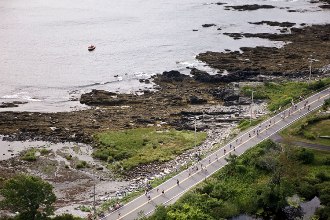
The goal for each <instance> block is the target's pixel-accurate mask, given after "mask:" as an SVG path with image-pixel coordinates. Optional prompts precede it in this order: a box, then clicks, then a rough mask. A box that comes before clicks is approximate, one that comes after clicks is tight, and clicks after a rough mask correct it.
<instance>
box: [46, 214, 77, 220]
mask: <svg viewBox="0 0 330 220" xmlns="http://www.w3.org/2000/svg"><path fill="white" fill-rule="evenodd" d="M52 220H83V218H79V217H75V216H73V215H71V214H62V215H59V216H56V217H55V218H52Z"/></svg>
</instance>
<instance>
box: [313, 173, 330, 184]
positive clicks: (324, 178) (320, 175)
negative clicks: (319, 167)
mask: <svg viewBox="0 0 330 220" xmlns="http://www.w3.org/2000/svg"><path fill="white" fill-rule="evenodd" d="M315 177H316V178H318V179H319V180H320V181H321V182H324V181H329V180H330V177H329V176H327V175H326V174H325V173H324V172H319V173H317V174H316V175H315Z"/></svg>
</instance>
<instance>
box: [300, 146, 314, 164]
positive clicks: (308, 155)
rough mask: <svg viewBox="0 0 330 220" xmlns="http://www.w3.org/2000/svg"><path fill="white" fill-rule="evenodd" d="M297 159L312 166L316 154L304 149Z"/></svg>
mask: <svg viewBox="0 0 330 220" xmlns="http://www.w3.org/2000/svg"><path fill="white" fill-rule="evenodd" d="M297 158H298V160H300V161H301V162H302V163H303V164H311V163H313V161H314V153H313V152H312V151H310V150H307V149H306V148H302V149H300V150H299V151H298V153H297Z"/></svg>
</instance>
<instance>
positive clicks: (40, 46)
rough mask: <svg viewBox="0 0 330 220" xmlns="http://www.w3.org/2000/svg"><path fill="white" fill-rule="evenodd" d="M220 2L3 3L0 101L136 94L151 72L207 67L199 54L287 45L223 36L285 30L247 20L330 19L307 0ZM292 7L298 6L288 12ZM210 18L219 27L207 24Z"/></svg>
mask: <svg viewBox="0 0 330 220" xmlns="http://www.w3.org/2000/svg"><path fill="white" fill-rule="evenodd" d="M215 2H218V1H211V0H180V1H176V0H158V1H154V0H125V1H114V0H98V1H95V0H69V1H68V0H47V1H45V0H29V1H26V0H2V1H0V41H1V42H2V43H1V44H0V51H1V53H0V64H1V65H0V83H1V87H0V102H11V101H17V100H23V101H24V100H26V101H28V102H29V103H28V104H25V105H21V107H19V108H13V109H0V111H4V110H14V111H18V110H19V111H22V110H27V111H66V110H72V109H75V108H73V107H81V106H80V105H79V103H78V102H71V101H69V100H70V99H74V98H76V97H79V95H80V94H81V93H83V92H87V91H90V90H91V89H94V88H95V89H106V90H110V91H120V92H133V91H136V90H138V89H144V88H146V87H150V86H152V85H145V84H140V83H139V82H138V79H141V78H146V77H148V76H150V75H151V74H155V73H161V72H163V71H166V70H171V69H176V70H180V71H183V72H186V73H188V71H187V70H186V67H187V66H190V67H191V66H197V67H199V68H203V66H204V65H203V64H202V63H199V62H197V61H196V60H195V58H194V57H195V56H196V54H198V53H200V52H205V51H208V50H212V51H224V49H231V50H238V49H239V47H241V46H256V45H267V46H281V45H282V44H281V43H271V42H269V41H268V40H265V39H245V38H243V39H241V40H234V39H232V38H230V37H228V36H225V35H222V33H224V32H279V30H277V29H278V27H270V26H266V25H261V26H260V25H252V24H249V23H248V22H256V21H262V20H270V21H290V22H296V23H297V24H298V25H297V26H299V24H301V23H307V24H315V23H325V22H327V21H329V20H330V13H328V12H327V11H322V10H320V9H319V8H318V7H317V4H311V3H309V2H308V0H302V1H288V0H276V1H275V0H253V1H250V0H249V1H247V0H240V1H239V0H236V1H229V0H228V1H222V2H228V5H240V4H253V3H257V4H270V5H274V6H277V8H275V9H260V10H256V11H233V10H224V6H223V5H216V4H212V3H215ZM280 7H284V8H283V9H281V8H280ZM285 7H290V9H297V10H299V12H294V13H289V12H287V9H285ZM205 23H214V24H216V25H217V26H216V27H210V28H202V27H201V25H202V24H205ZM217 28H221V29H222V30H217ZM193 29H198V30H199V31H195V32H194V31H192V30H193ZM90 44H95V45H96V50H95V51H93V52H88V51H87V47H88V46H89V45H90ZM209 71H211V70H209ZM115 76H117V77H115Z"/></svg>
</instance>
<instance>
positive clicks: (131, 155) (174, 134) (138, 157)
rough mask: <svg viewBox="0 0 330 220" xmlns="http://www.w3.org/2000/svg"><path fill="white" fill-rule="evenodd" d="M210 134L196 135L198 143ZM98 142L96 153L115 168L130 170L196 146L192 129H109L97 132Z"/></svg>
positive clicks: (200, 133) (163, 160)
mask: <svg viewBox="0 0 330 220" xmlns="http://www.w3.org/2000/svg"><path fill="white" fill-rule="evenodd" d="M206 136H207V134H206V133H204V132H198V133H197V134H196V145H199V144H201V143H202V142H203V141H204V140H205V139H206ZM94 139H95V141H96V142H97V143H98V144H97V145H98V147H97V149H96V150H95V151H94V153H93V155H94V156H95V157H96V158H99V159H101V160H103V161H107V162H108V163H109V167H110V168H112V169H114V170H116V171H125V170H130V169H132V168H134V167H136V166H138V165H141V164H148V163H152V162H165V161H169V160H171V159H174V158H175V157H176V155H179V154H181V153H183V152H184V151H186V150H188V149H190V148H192V147H194V145H195V134H194V132H192V131H177V130H174V129H170V130H156V129H155V128H137V129H131V130H123V131H108V132H103V133H99V134H96V135H95V136H94Z"/></svg>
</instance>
